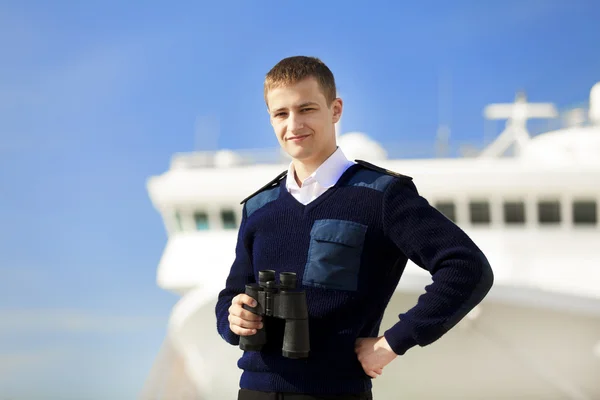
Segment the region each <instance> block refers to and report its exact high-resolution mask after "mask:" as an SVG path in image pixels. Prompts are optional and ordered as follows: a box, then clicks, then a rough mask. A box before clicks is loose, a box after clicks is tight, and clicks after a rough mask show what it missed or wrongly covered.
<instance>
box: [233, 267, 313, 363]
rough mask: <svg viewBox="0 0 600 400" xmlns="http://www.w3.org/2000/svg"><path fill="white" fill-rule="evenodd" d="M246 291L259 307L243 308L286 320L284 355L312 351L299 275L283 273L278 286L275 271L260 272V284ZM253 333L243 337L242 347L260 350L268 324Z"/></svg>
mask: <svg viewBox="0 0 600 400" xmlns="http://www.w3.org/2000/svg"><path fill="white" fill-rule="evenodd" d="M246 294H247V295H248V296H250V297H252V298H253V299H254V300H256V303H257V305H256V307H250V306H248V305H246V304H244V305H243V308H244V309H246V310H248V311H251V312H253V313H255V314H258V315H261V316H263V317H264V316H267V317H276V318H281V319H284V320H285V330H284V336H283V347H282V349H281V350H282V354H283V356H284V357H287V358H306V357H308V352H309V351H310V344H309V337H308V310H307V307H306V293H305V292H304V291H300V290H297V289H296V274H295V273H293V272H281V273H280V274H279V285H277V284H276V283H275V271H273V270H263V271H259V272H258V284H256V283H251V284H248V285H246ZM262 322H263V327H262V328H261V329H258V330H257V331H256V333H255V334H254V335H250V336H240V349H242V350H246V351H260V350H261V349H262V347H263V345H264V344H265V343H266V341H267V336H266V329H268V327H267V323H266V321H265V318H263V321H262Z"/></svg>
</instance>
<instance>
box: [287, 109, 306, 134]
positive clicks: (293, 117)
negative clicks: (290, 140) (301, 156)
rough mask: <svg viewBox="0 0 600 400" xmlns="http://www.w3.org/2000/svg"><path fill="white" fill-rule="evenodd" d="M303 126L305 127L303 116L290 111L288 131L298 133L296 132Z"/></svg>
mask: <svg viewBox="0 0 600 400" xmlns="http://www.w3.org/2000/svg"><path fill="white" fill-rule="evenodd" d="M302 128H304V122H303V118H302V116H300V115H298V114H296V113H290V115H289V117H288V126H287V130H288V132H290V133H292V134H296V133H298V132H300V131H301V130H302Z"/></svg>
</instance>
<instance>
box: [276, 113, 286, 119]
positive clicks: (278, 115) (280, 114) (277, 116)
mask: <svg viewBox="0 0 600 400" xmlns="http://www.w3.org/2000/svg"><path fill="white" fill-rule="evenodd" d="M279 117H285V113H284V112H278V113H276V114H275V118H279Z"/></svg>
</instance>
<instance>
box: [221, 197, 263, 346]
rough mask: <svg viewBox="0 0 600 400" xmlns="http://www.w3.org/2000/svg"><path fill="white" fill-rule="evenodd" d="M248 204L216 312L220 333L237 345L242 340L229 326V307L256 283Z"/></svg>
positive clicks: (244, 209) (243, 212)
mask: <svg viewBox="0 0 600 400" xmlns="http://www.w3.org/2000/svg"><path fill="white" fill-rule="evenodd" d="M246 221H247V217H246V206H245V205H244V208H243V211H242V222H241V224H240V229H239V232H238V238H237V244H236V248H235V260H234V262H233V265H232V266H231V269H230V271H229V275H228V276H227V280H226V281H225V288H224V289H223V290H221V292H220V293H219V296H218V299H217V305H216V307H215V313H216V316H217V331H218V332H219V335H221V337H222V338H223V339H224V340H225V341H226V342H227V343H229V344H231V345H234V346H237V345H238V344H239V341H240V337H239V335H236V334H235V333H233V332H232V331H231V329H230V328H229V319H228V318H229V307H230V306H231V300H233V298H234V297H235V296H237V295H238V294H240V293H244V292H245V291H246V284H248V283H254V282H255V277H254V270H253V268H252V261H251V260H252V258H251V256H250V249H249V244H248V240H247V234H246Z"/></svg>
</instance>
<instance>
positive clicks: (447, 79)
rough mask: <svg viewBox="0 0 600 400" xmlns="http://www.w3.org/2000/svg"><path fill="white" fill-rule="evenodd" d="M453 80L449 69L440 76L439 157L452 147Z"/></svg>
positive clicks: (437, 137) (437, 139)
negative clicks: (450, 143)
mask: <svg viewBox="0 0 600 400" xmlns="http://www.w3.org/2000/svg"><path fill="white" fill-rule="evenodd" d="M451 103H452V80H451V74H450V72H449V71H448V70H444V71H442V72H440V74H439V76H438V128H437V132H436V140H435V148H436V149H435V150H436V156H437V157H445V156H447V155H448V152H449V149H450V145H449V142H450V119H451V114H452V109H451V105H452V104H451Z"/></svg>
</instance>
